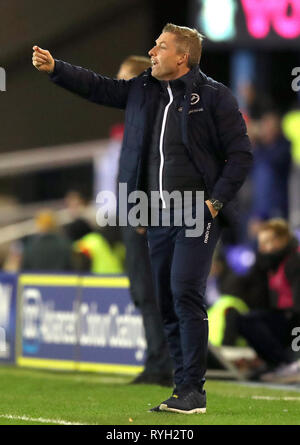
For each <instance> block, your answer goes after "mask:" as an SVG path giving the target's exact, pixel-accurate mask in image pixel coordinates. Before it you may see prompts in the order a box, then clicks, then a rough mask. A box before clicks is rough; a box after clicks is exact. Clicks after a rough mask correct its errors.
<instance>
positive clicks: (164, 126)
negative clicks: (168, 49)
mask: <svg viewBox="0 0 300 445" xmlns="http://www.w3.org/2000/svg"><path fill="white" fill-rule="evenodd" d="M167 90H168V93H169V97H170V101H169V103H168V104H167V105H166V108H165V110H164V115H163V120H162V126H161V132H160V138H159V152H160V166H159V194H160V199H161V200H162V204H163V209H165V208H166V207H167V206H166V202H165V200H164V196H163V183H162V182H163V168H164V151H163V143H164V134H165V129H166V122H167V116H168V111H169V108H170V105H171V103H172V102H173V94H172V90H171V87H170V84H169V83H168V87H167Z"/></svg>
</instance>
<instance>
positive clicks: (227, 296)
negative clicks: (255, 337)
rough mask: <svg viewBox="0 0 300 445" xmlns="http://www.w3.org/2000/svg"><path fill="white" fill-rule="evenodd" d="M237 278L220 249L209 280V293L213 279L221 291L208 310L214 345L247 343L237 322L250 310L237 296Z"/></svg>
mask: <svg viewBox="0 0 300 445" xmlns="http://www.w3.org/2000/svg"><path fill="white" fill-rule="evenodd" d="M236 278H237V277H236V274H235V273H234V272H233V270H232V269H231V268H230V267H229V265H228V263H227V261H226V257H225V255H223V253H222V252H221V251H220V250H219V251H218V252H217V253H216V255H215V256H214V259H213V262H212V267H211V271H210V276H209V280H208V289H209V288H210V292H209V293H210V294H211V283H212V280H214V281H215V285H216V289H217V292H218V293H219V296H218V298H215V300H214V301H213V304H212V305H211V306H210V307H209V309H208V311H207V314H208V319H209V327H210V329H209V341H210V342H211V343H212V344H213V345H214V346H222V345H226V346H235V345H239V346H241V345H244V344H245V341H244V340H243V339H241V338H240V336H239V332H238V324H237V323H238V317H239V315H240V314H244V313H246V312H248V306H247V305H246V303H245V302H244V301H243V300H242V299H241V298H238V296H237V295H238V292H237V289H236V286H235V283H236ZM207 297H209V294H208V295H207V296H206V298H207Z"/></svg>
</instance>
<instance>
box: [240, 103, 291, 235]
mask: <svg viewBox="0 0 300 445" xmlns="http://www.w3.org/2000/svg"><path fill="white" fill-rule="evenodd" d="M290 166H291V153H290V142H289V141H287V140H286V139H285V137H284V136H283V135H282V132H281V123H280V116H279V115H278V114H277V113H276V112H268V113H265V114H264V115H263V116H262V118H261V120H260V124H259V140H258V141H257V143H256V145H255V146H254V163H253V169H252V188H253V205H252V212H251V221H250V225H249V234H250V236H251V237H255V236H256V234H257V231H258V229H259V226H260V222H261V221H264V220H267V219H269V218H274V217H282V218H285V219H286V218H287V217H288V202H289V199H288V179H289V173H290Z"/></svg>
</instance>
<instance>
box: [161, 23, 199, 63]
mask: <svg viewBox="0 0 300 445" xmlns="http://www.w3.org/2000/svg"><path fill="white" fill-rule="evenodd" d="M162 32H170V33H172V34H175V36H176V42H177V50H178V52H182V53H188V64H187V66H188V67H189V68H193V67H194V66H197V65H199V63H200V59H201V54H202V41H203V39H204V36H203V35H202V34H200V32H198V31H197V29H195V28H193V29H192V28H188V27H187V26H178V25H174V24H173V23H167V24H166V25H165V26H164V28H163V30H162Z"/></svg>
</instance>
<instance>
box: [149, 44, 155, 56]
mask: <svg viewBox="0 0 300 445" xmlns="http://www.w3.org/2000/svg"><path fill="white" fill-rule="evenodd" d="M148 54H149V56H150V57H151V56H154V55H155V46H153V48H151V49H150V51H149V52H148Z"/></svg>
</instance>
